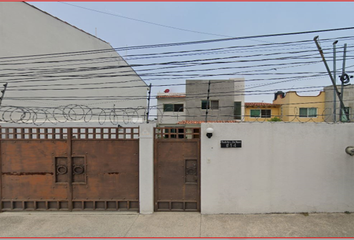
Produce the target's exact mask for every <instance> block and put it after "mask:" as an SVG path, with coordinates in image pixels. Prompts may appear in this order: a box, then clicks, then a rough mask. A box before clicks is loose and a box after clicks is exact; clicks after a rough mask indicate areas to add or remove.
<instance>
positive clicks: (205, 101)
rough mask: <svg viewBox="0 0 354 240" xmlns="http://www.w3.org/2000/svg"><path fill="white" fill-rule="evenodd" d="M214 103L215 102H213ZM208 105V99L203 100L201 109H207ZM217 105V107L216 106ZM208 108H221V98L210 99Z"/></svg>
mask: <svg viewBox="0 0 354 240" xmlns="http://www.w3.org/2000/svg"><path fill="white" fill-rule="evenodd" d="M213 103H214V104H213ZM207 105H208V100H201V106H200V107H201V109H203V110H206V109H207ZM215 105H216V107H215ZM208 109H211V110H219V100H209V105H208Z"/></svg>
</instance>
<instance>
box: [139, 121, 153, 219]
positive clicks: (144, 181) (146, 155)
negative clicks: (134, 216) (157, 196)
mask: <svg viewBox="0 0 354 240" xmlns="http://www.w3.org/2000/svg"><path fill="white" fill-rule="evenodd" d="M154 127H156V125H155V124H141V125H139V132H140V137H139V204H140V206H139V212H140V213H142V214H151V213H153V212H154Z"/></svg>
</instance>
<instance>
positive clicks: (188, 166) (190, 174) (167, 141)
mask: <svg viewBox="0 0 354 240" xmlns="http://www.w3.org/2000/svg"><path fill="white" fill-rule="evenodd" d="M154 146H155V151H154V154H155V157H154V166H155V168H154V169H155V183H154V184H155V211H200V129H199V128H155V144H154Z"/></svg>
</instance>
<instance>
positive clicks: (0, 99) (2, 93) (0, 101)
mask: <svg viewBox="0 0 354 240" xmlns="http://www.w3.org/2000/svg"><path fill="white" fill-rule="evenodd" d="M3 86H4V89H3V90H1V97H0V107H1V103H2V100H3V99H4V96H5V92H6V88H7V83H5V84H4V85H3Z"/></svg>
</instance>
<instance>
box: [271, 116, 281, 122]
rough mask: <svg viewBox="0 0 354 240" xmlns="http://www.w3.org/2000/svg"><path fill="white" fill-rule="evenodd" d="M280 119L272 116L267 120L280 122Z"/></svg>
mask: <svg viewBox="0 0 354 240" xmlns="http://www.w3.org/2000/svg"><path fill="white" fill-rule="evenodd" d="M281 121H282V120H281V119H280V118H278V117H272V118H271V119H269V120H268V122H281Z"/></svg>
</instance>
